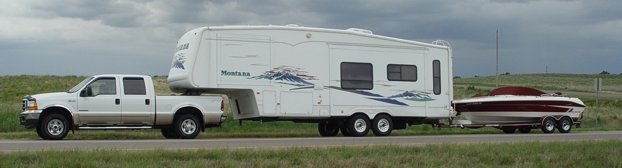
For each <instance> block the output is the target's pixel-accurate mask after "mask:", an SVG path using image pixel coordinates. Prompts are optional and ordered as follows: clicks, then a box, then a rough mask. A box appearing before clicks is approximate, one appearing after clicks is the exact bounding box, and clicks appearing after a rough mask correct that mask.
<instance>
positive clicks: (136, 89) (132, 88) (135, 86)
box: [123, 78, 147, 95]
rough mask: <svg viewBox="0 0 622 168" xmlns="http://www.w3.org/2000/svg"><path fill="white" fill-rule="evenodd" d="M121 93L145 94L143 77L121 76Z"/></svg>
mask: <svg viewBox="0 0 622 168" xmlns="http://www.w3.org/2000/svg"><path fill="white" fill-rule="evenodd" d="M123 93H124V94H126V95H146V94H147V89H145V80H144V79H143V78H123Z"/></svg>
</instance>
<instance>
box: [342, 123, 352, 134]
mask: <svg viewBox="0 0 622 168" xmlns="http://www.w3.org/2000/svg"><path fill="white" fill-rule="evenodd" d="M339 129H340V130H341V135H343V136H352V134H351V133H350V130H348V127H347V126H346V123H344V124H341V126H340V127H339Z"/></svg>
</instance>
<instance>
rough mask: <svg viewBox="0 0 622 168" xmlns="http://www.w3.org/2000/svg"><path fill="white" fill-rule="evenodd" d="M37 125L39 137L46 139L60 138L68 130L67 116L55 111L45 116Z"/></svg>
mask: <svg viewBox="0 0 622 168" xmlns="http://www.w3.org/2000/svg"><path fill="white" fill-rule="evenodd" d="M37 127H38V128H37V134H38V135H39V137H41V138H43V139H47V140H62V139H63V138H65V136H67V132H68V131H69V125H68V122H67V117H65V116H63V115H61V114H57V113H53V114H50V115H47V116H45V117H44V118H43V120H42V121H41V123H40V124H39V125H38V126H37Z"/></svg>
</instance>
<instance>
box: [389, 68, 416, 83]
mask: <svg viewBox="0 0 622 168" xmlns="http://www.w3.org/2000/svg"><path fill="white" fill-rule="evenodd" d="M387 79H388V80H390V81H417V67H416V66H414V65H398V64H389V65H387Z"/></svg>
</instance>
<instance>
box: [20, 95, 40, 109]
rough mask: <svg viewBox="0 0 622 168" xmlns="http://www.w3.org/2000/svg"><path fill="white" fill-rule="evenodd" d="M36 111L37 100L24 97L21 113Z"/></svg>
mask: <svg viewBox="0 0 622 168" xmlns="http://www.w3.org/2000/svg"><path fill="white" fill-rule="evenodd" d="M32 110H37V100H36V99H35V98H33V97H30V96H26V97H24V99H22V111H32Z"/></svg>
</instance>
